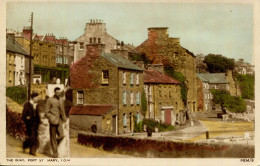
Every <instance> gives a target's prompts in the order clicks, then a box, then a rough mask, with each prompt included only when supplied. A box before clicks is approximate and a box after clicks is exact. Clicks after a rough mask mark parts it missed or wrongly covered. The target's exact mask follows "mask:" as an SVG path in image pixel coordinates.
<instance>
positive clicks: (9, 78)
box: [6, 34, 29, 87]
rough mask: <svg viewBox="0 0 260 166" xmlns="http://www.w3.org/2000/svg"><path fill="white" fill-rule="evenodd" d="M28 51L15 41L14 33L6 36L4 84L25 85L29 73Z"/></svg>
mask: <svg viewBox="0 0 260 166" xmlns="http://www.w3.org/2000/svg"><path fill="white" fill-rule="evenodd" d="M28 58H29V54H28V52H27V51H26V50H25V49H24V48H23V47H22V46H21V45H20V44H19V43H18V42H16V41H15V36H14V34H7V36H6V86H7V87H9V86H17V85H26V84H27V83H28V79H26V74H28V73H29V70H28V69H29V64H28Z"/></svg>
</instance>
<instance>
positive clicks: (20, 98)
mask: <svg viewBox="0 0 260 166" xmlns="http://www.w3.org/2000/svg"><path fill="white" fill-rule="evenodd" d="M6 96H8V97H10V98H11V99H12V100H14V101H15V102H17V103H18V104H23V103H24V102H25V101H26V100H27V89H26V87H22V86H13V87H7V88H6Z"/></svg>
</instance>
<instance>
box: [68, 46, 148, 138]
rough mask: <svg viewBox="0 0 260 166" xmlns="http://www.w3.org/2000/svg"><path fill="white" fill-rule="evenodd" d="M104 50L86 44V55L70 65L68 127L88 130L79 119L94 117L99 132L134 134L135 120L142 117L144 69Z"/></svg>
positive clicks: (88, 127)
mask: <svg viewBox="0 0 260 166" xmlns="http://www.w3.org/2000/svg"><path fill="white" fill-rule="evenodd" d="M104 48H105V47H104V45H103V44H99V43H95V44H88V45H86V56H84V57H82V58H81V59H80V60H79V61H77V62H76V63H75V64H74V65H72V66H71V69H70V83H71V84H70V85H71V88H72V89H73V105H74V106H73V108H72V110H71V112H70V115H71V116H70V121H71V125H72V126H73V125H75V124H76V125H77V124H78V125H80V127H81V128H85V129H86V128H87V129H90V127H91V126H90V124H89V123H88V124H86V123H79V119H82V121H84V120H85V121H88V120H90V119H92V118H91V117H93V119H92V120H91V123H92V122H93V121H94V119H95V121H97V125H98V132H101V133H111V134H122V133H128V132H133V130H134V123H135V122H134V119H136V120H137V121H139V120H140V114H141V112H140V110H141V101H140V100H141V97H140V96H141V92H142V89H143V70H142V69H141V68H139V67H138V66H136V65H135V64H133V63H132V62H131V61H129V60H127V59H126V58H124V57H122V56H121V55H115V54H110V53H105V52H104ZM79 115H80V118H79ZM101 117H102V118H101ZM135 117H136V118H135Z"/></svg>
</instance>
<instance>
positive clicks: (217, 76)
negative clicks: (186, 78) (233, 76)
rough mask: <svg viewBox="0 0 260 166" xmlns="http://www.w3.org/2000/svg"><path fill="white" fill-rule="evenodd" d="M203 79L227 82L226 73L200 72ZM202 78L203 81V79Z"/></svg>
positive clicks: (214, 82)
mask: <svg viewBox="0 0 260 166" xmlns="http://www.w3.org/2000/svg"><path fill="white" fill-rule="evenodd" d="M198 75H199V77H200V78H202V79H203V80H207V81H208V82H209V83H212V84H227V83H228V81H227V79H226V73H200V74H198ZM203 80H202V81H203Z"/></svg>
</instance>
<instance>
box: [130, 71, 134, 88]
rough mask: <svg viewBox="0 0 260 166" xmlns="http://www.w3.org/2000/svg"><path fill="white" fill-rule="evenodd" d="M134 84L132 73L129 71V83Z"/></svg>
mask: <svg viewBox="0 0 260 166" xmlns="http://www.w3.org/2000/svg"><path fill="white" fill-rule="evenodd" d="M133 84H134V74H133V73H131V75H130V85H133Z"/></svg>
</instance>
